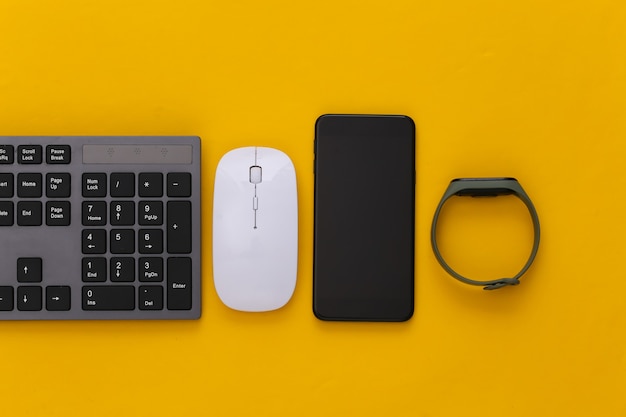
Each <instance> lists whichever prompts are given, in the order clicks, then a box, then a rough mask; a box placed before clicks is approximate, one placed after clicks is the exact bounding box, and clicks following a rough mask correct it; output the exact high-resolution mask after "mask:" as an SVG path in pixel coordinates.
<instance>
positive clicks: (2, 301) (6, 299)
mask: <svg viewBox="0 0 626 417" xmlns="http://www.w3.org/2000/svg"><path fill="white" fill-rule="evenodd" d="M11 310H13V287H10V286H2V287H0V311H11Z"/></svg>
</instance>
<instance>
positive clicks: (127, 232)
mask: <svg viewBox="0 0 626 417" xmlns="http://www.w3.org/2000/svg"><path fill="white" fill-rule="evenodd" d="M109 249H110V251H111V253H134V252H135V231H134V230H133V229H111V243H110V248H109Z"/></svg>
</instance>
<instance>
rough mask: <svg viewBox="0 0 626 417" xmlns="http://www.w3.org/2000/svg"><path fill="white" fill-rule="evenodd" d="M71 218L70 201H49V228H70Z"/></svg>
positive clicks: (47, 219)
mask: <svg viewBox="0 0 626 417" xmlns="http://www.w3.org/2000/svg"><path fill="white" fill-rule="evenodd" d="M70 218H71V207H70V202H69V201H48V202H47V203H46V224H47V225H48V226H69V225H70Z"/></svg>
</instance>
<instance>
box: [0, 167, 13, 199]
mask: <svg viewBox="0 0 626 417" xmlns="http://www.w3.org/2000/svg"><path fill="white" fill-rule="evenodd" d="M11 197H13V174H11V173H8V172H2V173H0V198H11Z"/></svg>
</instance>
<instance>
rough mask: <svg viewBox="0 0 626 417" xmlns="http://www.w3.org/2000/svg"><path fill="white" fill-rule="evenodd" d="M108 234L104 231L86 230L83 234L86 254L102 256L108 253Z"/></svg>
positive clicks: (83, 246)
mask: <svg viewBox="0 0 626 417" xmlns="http://www.w3.org/2000/svg"><path fill="white" fill-rule="evenodd" d="M106 244H107V234H106V230H102V229H85V230H83V233H82V249H83V253H84V254H102V253H105V252H106Z"/></svg>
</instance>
